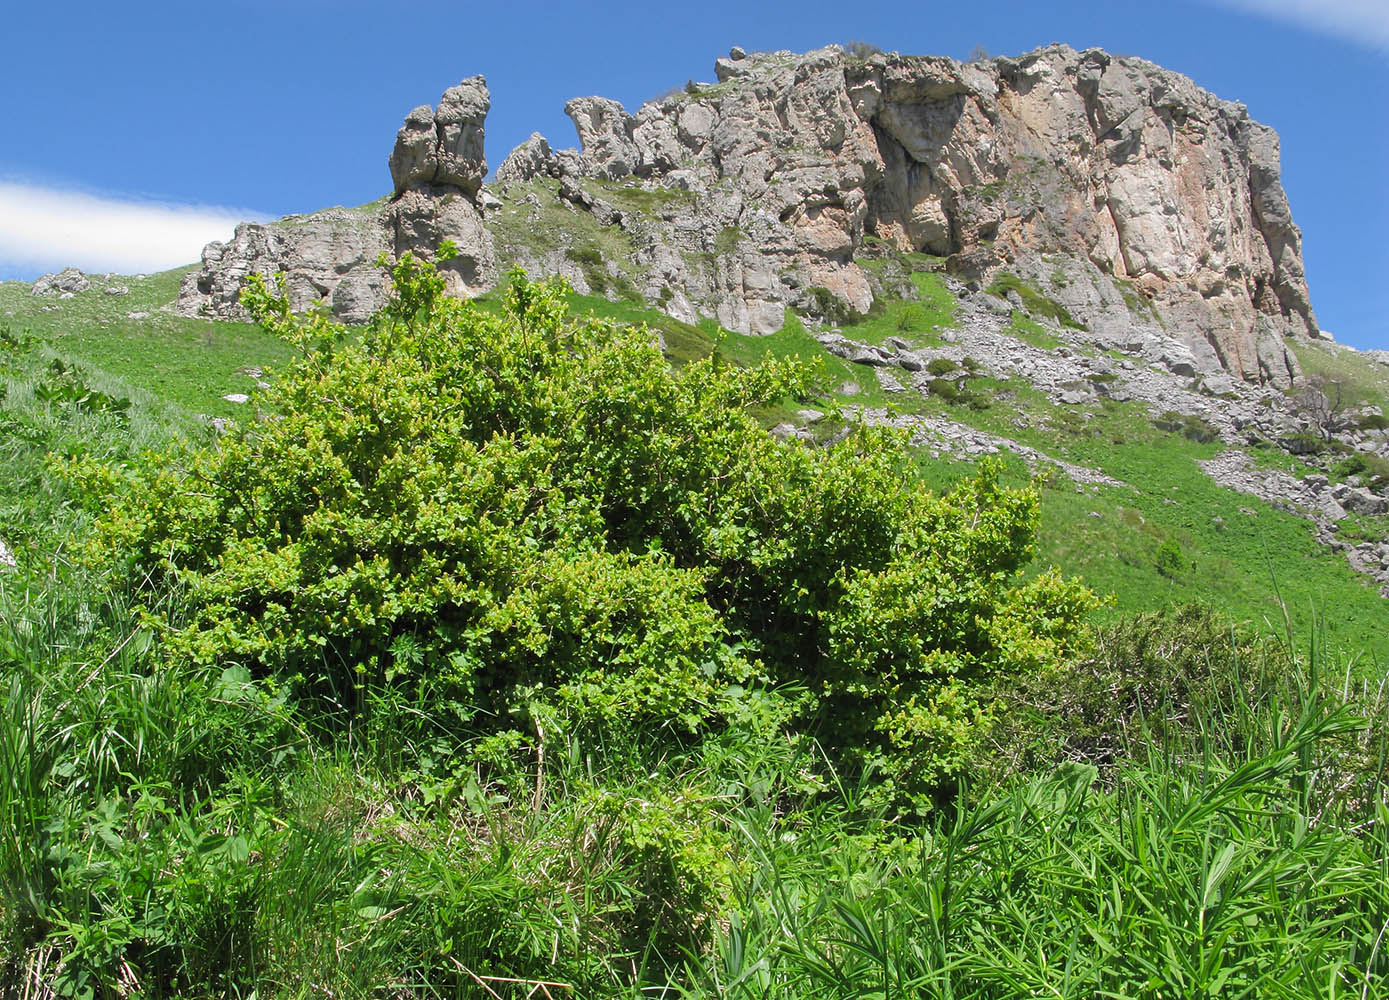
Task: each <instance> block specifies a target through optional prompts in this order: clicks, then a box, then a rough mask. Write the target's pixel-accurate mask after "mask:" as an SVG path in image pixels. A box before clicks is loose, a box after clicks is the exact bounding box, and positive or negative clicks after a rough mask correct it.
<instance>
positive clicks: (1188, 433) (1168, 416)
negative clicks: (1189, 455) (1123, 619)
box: [1153, 410, 1220, 444]
mask: <svg viewBox="0 0 1389 1000" xmlns="http://www.w3.org/2000/svg"><path fill="white" fill-rule="evenodd" d="M1153 426H1154V427H1156V428H1157V429H1158V430H1160V431H1166V432H1167V433H1169V434H1181V435H1182V437H1184V438H1186V439H1187V440H1189V441H1195V442H1197V443H1198V444H1209V443H1210V442H1212V441H1218V440H1220V432H1219V431H1218V430H1216V428H1215V426H1214V425H1212V424H1211V423H1210V421H1208V420H1206V419H1205V418H1204V417H1200V416H1197V415H1196V414H1194V413H1178V412H1177V411H1176V410H1167V411H1165V412H1164V413H1163V414H1162V415H1161V416H1159V417H1155V418H1153Z"/></svg>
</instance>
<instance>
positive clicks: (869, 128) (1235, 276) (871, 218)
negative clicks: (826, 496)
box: [499, 45, 1317, 385]
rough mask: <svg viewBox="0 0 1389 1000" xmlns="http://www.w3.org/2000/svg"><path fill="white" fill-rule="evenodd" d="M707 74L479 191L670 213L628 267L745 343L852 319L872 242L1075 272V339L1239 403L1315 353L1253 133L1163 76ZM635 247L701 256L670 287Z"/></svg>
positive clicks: (977, 266)
mask: <svg viewBox="0 0 1389 1000" xmlns="http://www.w3.org/2000/svg"><path fill="white" fill-rule="evenodd" d="M734 55H739V53H737V52H735V53H734ZM715 68H716V72H717V75H718V80H719V82H718V84H717V85H713V86H696V87H693V88H688V89H687V92H686V93H682V94H675V95H672V96H669V97H666V98H663V99H660V100H657V101H653V102H650V103H648V104H646V105H644V106H643V107H642V108H641V109H640V110H639V111H638V112H637V113H636V114H634V115H633V114H627V113H626V112H625V111H624V110H623V109H622V108H621V107H620V106H618V105H617V104H615V103H614V102H612V101H607V100H604V99H601V98H580V99H575V100H573V101H570V102H569V104H568V105H567V106H566V108H565V111H566V113H567V114H568V115H569V116H570V118H572V119H573V121H574V123H575V127H576V130H577V132H578V135H579V141H580V144H581V150H580V151H579V153H578V154H577V155H574V154H566V153H564V152H561V153H552V154H551V156H550V157H549V158H546V157H544V156H543V149H544V145H542V141H541V140H540V139H539V137H538V136H533V137H532V139H531V140H530V141H529V142H528V143H527V144H526V145H525V146H524V147H522V148H521V149H520V150H518V152H517V153H516V154H514V155H513V157H511V158H509V160H508V163H507V164H503V168H502V170H501V171H499V178H507V179H510V178H530V177H536V176H562V175H565V174H577V175H578V176H579V177H580V178H591V179H595V180H605V181H611V180H614V179H618V178H624V177H631V178H633V179H634V180H635V181H639V182H641V183H642V184H644V185H646V186H666V187H675V188H678V189H681V190H686V191H691V192H693V193H694V195H695V198H694V199H693V201H692V203H691V204H690V205H689V207H688V210H687V211H685V212H683V213H682V214H681V215H680V216H678V217H677V218H674V219H670V220H667V224H666V225H665V226H663V227H658V228H660V229H661V230H662V231H661V232H659V233H658V234H657V239H656V240H653V241H651V242H652V243H653V245H652V246H651V247H650V249H649V252H648V253H647V255H646V257H647V259H646V260H645V261H643V263H645V264H647V265H648V267H655V268H656V269H657V270H658V272H660V273H659V274H658V275H657V277H658V279H659V280H664V281H672V280H673V281H674V282H676V283H678V284H679V285H680V286H681V290H682V291H684V292H685V293H686V294H687V296H688V297H689V298H690V299H691V300H692V301H693V302H694V303H695V304H696V306H697V308H700V309H701V311H704V310H707V311H709V312H712V313H714V314H715V315H717V317H718V318H719V320H720V322H722V323H724V325H726V326H730V327H732V328H733V329H737V330H741V331H744V332H747V331H754V332H756V331H759V330H762V329H765V328H767V327H769V326H775V325H779V324H778V323H777V312H778V307H780V306H783V305H787V304H793V305H797V306H800V307H802V308H809V309H814V308H816V307H817V305H818V306H820V307H823V306H824V303H825V298H824V296H825V293H826V292H828V293H829V294H831V295H833V296H834V297H835V298H836V299H837V300H839V302H840V303H842V304H843V305H844V306H845V307H847V308H850V309H853V310H856V311H859V312H862V311H864V310H866V309H867V308H868V307H869V306H870V305H871V302H872V300H873V295H874V291H873V287H872V281H871V280H870V277H869V276H868V275H867V274H865V272H864V270H863V269H862V268H861V267H860V266H859V262H858V259H857V258H858V256H859V251H860V249H861V247H862V246H863V244H864V241H865V239H866V238H870V237H872V238H877V239H880V240H885V241H887V242H888V243H889V244H891V245H892V246H893V247H895V248H897V249H898V250H901V251H909V252H910V251H915V252H924V253H928V254H933V255H938V256H946V257H949V258H950V262H951V266H952V269H953V270H955V271H956V272H957V273H960V274H962V275H964V276H966V277H972V278H976V279H981V280H987V279H988V278H989V277H990V276H991V275H992V274H993V273H994V272H996V271H997V270H998V269H1000V268H1008V269H1010V270H1016V271H1021V272H1022V273H1024V274H1031V275H1036V274H1037V273H1039V272H1042V271H1045V272H1046V273H1047V274H1050V273H1052V272H1055V271H1057V270H1058V269H1060V270H1063V271H1066V272H1068V273H1071V272H1074V273H1073V275H1072V280H1070V281H1069V282H1068V283H1067V288H1069V290H1067V289H1066V288H1061V289H1057V290H1055V291H1052V292H1050V293H1049V294H1052V295H1053V297H1055V298H1056V299H1057V300H1058V301H1059V302H1060V303H1061V304H1062V305H1063V306H1065V307H1066V308H1067V309H1068V310H1069V311H1070V312H1071V313H1072V314H1074V315H1075V316H1076V317H1077V319H1079V320H1081V321H1083V322H1087V323H1089V324H1091V325H1093V326H1095V327H1098V328H1100V329H1101V330H1104V329H1106V328H1118V329H1116V331H1115V332H1116V334H1120V333H1122V330H1124V329H1128V328H1131V327H1134V326H1140V327H1146V328H1148V329H1150V330H1152V331H1157V332H1161V333H1165V334H1166V335H1168V336H1175V337H1176V338H1178V339H1180V340H1181V341H1183V342H1184V343H1185V344H1186V346H1187V347H1188V348H1189V349H1190V350H1191V351H1192V352H1193V355H1194V356H1195V357H1196V358H1197V359H1198V361H1199V362H1200V363H1201V365H1202V367H1203V368H1205V369H1207V370H1213V369H1215V368H1217V367H1219V368H1224V369H1226V370H1228V371H1230V372H1231V373H1233V374H1235V375H1237V376H1238V377H1240V378H1242V379H1245V380H1248V381H1255V382H1270V383H1273V384H1276V385H1287V384H1288V383H1289V382H1290V381H1291V379H1292V378H1293V377H1294V375H1295V373H1296V363H1295V362H1294V361H1293V360H1292V357H1291V355H1290V354H1289V353H1287V352H1285V351H1284V350H1283V347H1282V339H1283V338H1284V337H1286V336H1289V335H1304V336H1306V335H1313V336H1314V335H1316V332H1317V326H1316V320H1315V317H1314V315H1313V312H1312V309H1311V305H1310V303H1309V301H1308V295H1307V286H1306V280H1305V277H1304V272H1303V267H1302V259H1301V237H1300V234H1299V232H1298V230H1297V227H1296V226H1295V225H1294V224H1293V221H1292V216H1291V212H1290V211H1289V207H1288V200H1287V197H1286V194H1285V193H1284V191H1283V188H1282V184H1281V182H1280V180H1279V168H1278V157H1279V151H1278V139H1277V136H1276V134H1275V133H1274V132H1273V131H1272V130H1271V129H1269V128H1267V127H1265V126H1263V125H1260V124H1258V123H1257V122H1254V121H1253V120H1252V119H1251V118H1250V117H1249V114H1248V112H1247V110H1246V109H1245V108H1244V106H1243V105H1240V104H1234V103H1229V102H1225V101H1221V100H1220V99H1218V98H1216V97H1215V96H1213V95H1211V94H1209V93H1207V92H1206V91H1204V90H1201V89H1200V88H1199V87H1197V86H1196V85H1195V84H1194V83H1192V82H1191V81H1190V80H1189V79H1187V78H1186V77H1183V76H1180V75H1178V74H1176V73H1172V72H1169V71H1167V70H1163V69H1161V68H1159V67H1157V66H1154V65H1153V64H1151V63H1148V62H1144V61H1142V60H1139V59H1128V58H1117V57H1113V56H1110V55H1108V54H1107V53H1104V52H1101V51H1098V50H1089V51H1086V52H1076V51H1075V50H1073V49H1070V48H1068V47H1066V46H1060V45H1056V46H1050V47H1047V48H1044V49H1039V50H1037V51H1035V52H1032V53H1030V54H1028V55H1026V56H1023V57H1021V58H1018V59H996V60H992V61H988V62H980V63H970V64H964V63H959V62H956V61H954V60H951V59H945V58H937V57H914V56H901V55H897V54H895V53H894V54H890V55H881V54H880V55H874V56H872V57H871V58H868V59H857V58H853V57H850V56H848V55H846V54H845V53H844V52H843V51H842V50H841V49H839V48H838V47H837V46H832V47H830V48H827V49H821V50H818V51H815V52H810V53H807V54H805V55H793V54H791V53H787V52H777V53H762V54H755V55H751V56H748V55H745V54H743V55H742V56H741V57H740V58H729V59H720V60H719V61H718V62H717V64H716V67H715ZM522 159H524V164H523V162H522ZM657 243H659V244H662V245H665V246H667V247H669V246H675V247H679V248H681V249H682V250H683V249H686V248H690V249H691V250H692V251H693V256H695V257H698V255H699V254H703V255H705V256H704V257H703V258H702V259H700V260H699V261H697V262H689V266H686V267H684V268H676V269H675V270H676V273H670V269H669V268H668V267H663V266H662V265H666V264H668V263H669V255H668V254H663V253H662V252H661V251H660V249H659V247H658V246H656V245H654V244H657ZM690 256H692V255H691V254H690V253H689V252H687V253H686V257H687V262H688V258H689V257H690ZM1058 256H1059V258H1060V259H1057V260H1046V259H1045V258H1052V257H1058ZM711 258H712V259H711ZM821 289H822V290H824V291H817V290H821Z"/></svg>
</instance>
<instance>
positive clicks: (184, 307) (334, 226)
mask: <svg viewBox="0 0 1389 1000" xmlns="http://www.w3.org/2000/svg"><path fill="white" fill-rule="evenodd" d="M389 249H390V247H389V244H388V242H387V240H386V231H385V228H384V226H383V224H382V220H381V214H380V212H379V211H366V212H362V211H353V210H347V209H341V208H335V209H328V210H327V211H323V212H315V213H314V214H312V215H292V216H289V217H288V218H285V219H281V220H280V221H278V222H273V223H269V224H261V223H257V222H243V223H241V224H240V225H239V226H237V227H236V234H235V235H234V236H233V237H232V239H231V241H230V242H229V243H209V244H208V245H207V246H206V247H204V248H203V257H202V267H201V268H199V269H198V270H196V271H192V272H190V273H189V274H188V275H187V276H185V277H184V279H183V284H182V286H181V287H180V289H179V296H178V311H179V312H180V313H182V314H184V315H185V316H209V317H219V318H222V319H243V320H244V319H247V318H248V316H247V314H246V311H245V310H244V309H243V308H242V307H241V306H240V304H239V302H238V300H239V298H240V296H241V288H242V285H243V284H244V283H245V280H246V278H247V277H249V276H250V275H252V274H259V275H262V276H263V277H265V278H266V279H268V280H270V281H272V282H273V281H274V279H275V277H276V276H277V275H279V274H283V275H284V276H285V291H286V292H287V294H288V295H289V304H290V308H292V309H294V310H295V311H296V312H302V311H303V310H305V309H309V308H311V307H313V306H315V305H319V304H323V305H327V306H328V307H329V308H330V309H331V310H332V311H333V314H334V315H335V316H337V317H338V318H340V319H342V320H344V321H345V322H348V323H361V322H364V321H365V320H366V319H367V318H368V317H369V316H371V314H372V313H373V312H374V311H375V310H376V309H377V308H378V307H379V306H380V304H381V302H383V301H384V298H385V275H384V274H383V273H382V272H381V269H380V268H378V267H377V266H376V258H377V256H378V255H379V254H381V253H383V252H386V251H387V250H389Z"/></svg>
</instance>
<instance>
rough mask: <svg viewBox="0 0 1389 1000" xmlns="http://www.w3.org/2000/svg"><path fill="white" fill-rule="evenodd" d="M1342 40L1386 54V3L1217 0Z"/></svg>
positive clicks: (1388, 18) (1388, 12)
mask: <svg viewBox="0 0 1389 1000" xmlns="http://www.w3.org/2000/svg"><path fill="white" fill-rule="evenodd" d="M1216 2H1217V3H1219V4H1220V5H1221V6H1224V7H1237V8H1239V9H1241V10H1247V11H1250V12H1252V13H1255V14H1263V15H1265V16H1267V17H1270V18H1273V19H1274V20H1277V21H1285V22H1288V23H1291V24H1295V25H1297V26H1298V27H1301V28H1306V29H1308V30H1310V31H1316V32H1319V33H1321V34H1323V35H1331V36H1332V37H1334V38H1339V39H1341V40H1342V41H1347V42H1352V43H1355V44H1357V45H1364V46H1368V47H1370V48H1376V49H1382V50H1385V51H1389V2H1386V0H1216Z"/></svg>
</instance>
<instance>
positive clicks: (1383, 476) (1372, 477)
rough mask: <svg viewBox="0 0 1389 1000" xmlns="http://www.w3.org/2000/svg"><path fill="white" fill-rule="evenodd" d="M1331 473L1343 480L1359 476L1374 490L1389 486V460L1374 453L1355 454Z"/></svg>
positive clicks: (1338, 463)
mask: <svg viewBox="0 0 1389 1000" xmlns="http://www.w3.org/2000/svg"><path fill="white" fill-rule="evenodd" d="M1331 471H1333V472H1334V473H1336V475H1338V476H1340V477H1341V478H1342V479H1345V478H1348V477H1350V476H1359V477H1360V478H1361V479H1363V480H1364V481H1365V483H1366V484H1367V485H1368V486H1370V487H1371V488H1373V489H1379V488H1380V487H1382V486H1386V485H1389V459H1385V458H1382V457H1381V456H1379V455H1376V454H1374V453H1373V452H1368V451H1357V452H1353V453H1352V454H1350V455H1348V456H1347V457H1345V458H1343V459H1341V461H1339V462H1337V463H1336V464H1335V465H1333V466H1332V467H1331Z"/></svg>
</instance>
